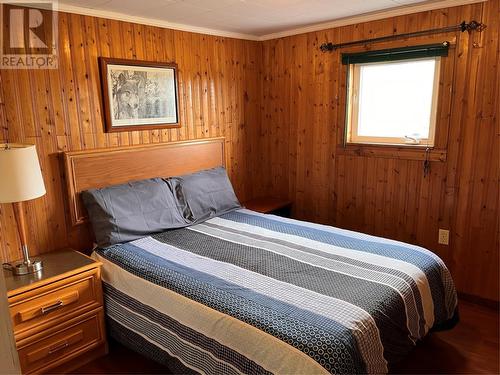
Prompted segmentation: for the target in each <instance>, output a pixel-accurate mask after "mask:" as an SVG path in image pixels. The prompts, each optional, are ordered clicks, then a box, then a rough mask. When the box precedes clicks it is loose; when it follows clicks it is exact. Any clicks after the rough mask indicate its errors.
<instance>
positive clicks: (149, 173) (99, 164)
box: [64, 137, 226, 225]
mask: <svg viewBox="0 0 500 375" xmlns="http://www.w3.org/2000/svg"><path fill="white" fill-rule="evenodd" d="M224 142H225V141H224V138H223V137H220V138H207V139H203V140H197V141H180V142H170V143H158V144H152V145H140V146H127V147H115V148H103V149H93V150H84V151H70V152H65V153H64V175H65V179H66V187H67V192H68V204H69V211H70V216H71V223H72V225H78V224H82V223H84V222H85V221H86V213H85V209H84V208H83V205H82V202H81V199H80V192H82V191H84V190H87V189H92V188H102V187H106V186H110V185H115V184H121V183H125V182H128V181H133V180H141V179H146V178H153V177H169V176H176V175H182V174H187V173H192V172H196V171H199V170H202V169H208V168H214V167H217V166H224V167H225V166H226V162H225V160H226V157H225V148H224Z"/></svg>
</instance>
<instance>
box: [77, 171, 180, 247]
mask: <svg viewBox="0 0 500 375" xmlns="http://www.w3.org/2000/svg"><path fill="white" fill-rule="evenodd" d="M82 199H83V202H84V204H85V207H86V208H87V212H88V215H89V218H90V222H91V223H92V227H93V229H94V234H95V238H96V242H97V244H98V245H99V246H101V247H105V246H109V245H112V244H115V243H119V242H127V241H132V240H135V239H137V238H141V237H144V236H147V235H149V234H151V233H156V232H161V231H164V230H166V229H170V228H181V227H184V226H186V225H187V224H189V223H188V221H187V220H186V219H184V217H183V215H182V211H181V210H182V208H183V207H184V206H185V204H184V203H183V202H182V197H181V199H175V198H174V196H173V194H172V191H171V190H170V188H169V186H168V185H167V184H166V183H165V181H163V180H162V179H161V178H152V179H147V180H141V181H134V182H129V183H127V184H123V185H114V186H109V187H106V188H102V189H91V190H87V191H84V192H82Z"/></svg>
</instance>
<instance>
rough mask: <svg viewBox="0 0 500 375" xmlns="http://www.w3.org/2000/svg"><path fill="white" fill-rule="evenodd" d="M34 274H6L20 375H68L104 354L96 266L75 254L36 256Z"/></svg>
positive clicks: (98, 280) (98, 271)
mask: <svg viewBox="0 0 500 375" xmlns="http://www.w3.org/2000/svg"><path fill="white" fill-rule="evenodd" d="M39 258H41V259H42V261H43V264H44V267H43V269H42V270H41V271H40V272H39V273H38V274H30V275H23V276H13V275H12V273H11V272H9V271H8V270H5V272H4V274H5V283H6V287H7V297H8V301H9V310H10V316H11V319H12V326H13V329H14V336H15V340H16V346H17V351H18V353H19V362H20V364H21V369H22V372H23V374H26V373H34V372H36V373H40V372H42V373H43V372H49V371H50V372H51V373H54V372H68V371H71V370H72V369H75V368H77V367H80V366H81V365H82V364H84V363H86V362H88V361H91V360H93V359H95V358H97V357H99V356H101V355H104V354H106V352H107V345H106V332H105V329H104V312H103V302H102V286H101V263H99V262H96V261H95V260H93V259H92V258H89V257H87V256H85V255H83V254H81V253H79V252H77V251H74V250H69V249H68V250H63V251H56V252H52V253H48V254H44V255H41V256H39Z"/></svg>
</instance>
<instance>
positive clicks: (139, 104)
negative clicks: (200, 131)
mask: <svg viewBox="0 0 500 375" xmlns="http://www.w3.org/2000/svg"><path fill="white" fill-rule="evenodd" d="M99 62H100V69H101V81H102V94H103V95H102V98H103V105H104V117H105V118H104V120H105V125H106V131H107V132H114V131H130V130H149V129H160V128H175V127H179V126H180V123H179V98H178V92H177V64H174V63H160V62H150V61H137V60H125V59H114V58H108V57H100V58H99Z"/></svg>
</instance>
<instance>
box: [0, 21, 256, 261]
mask: <svg viewBox="0 0 500 375" xmlns="http://www.w3.org/2000/svg"><path fill="white" fill-rule="evenodd" d="M59 43H60V50H59V53H60V62H59V69H57V70H40V71H36V70H2V71H1V72H0V87H1V90H0V121H1V124H2V126H1V128H0V142H5V141H9V142H27V143H33V144H36V146H37V150H38V154H39V156H40V160H41V167H42V170H43V175H44V180H45V184H46V188H47V194H46V195H45V196H44V197H43V198H41V199H37V200H34V201H30V202H26V204H25V208H26V213H27V220H28V228H29V245H30V249H31V253H32V254H38V253H43V252H47V251H52V250H55V249H60V248H63V247H66V246H73V247H75V248H76V249H89V248H90V246H91V241H90V238H91V237H90V234H89V233H88V228H87V226H85V225H81V226H78V227H75V228H72V227H71V224H70V220H69V218H68V217H67V212H68V208H67V203H66V201H65V187H64V184H63V181H62V175H61V174H62V168H61V164H60V160H59V154H60V152H62V151H68V150H82V149H91V148H102V147H112V146H126V145H136V144H150V143H158V142H169V141H177V140H186V139H200V138H206V137H218V136H225V137H226V150H227V154H226V159H227V161H228V172H229V174H230V177H231V180H232V182H233V184H234V186H235V190H236V192H237V194H238V197H239V198H240V199H241V200H245V199H248V198H251V197H252V196H253V191H252V189H253V184H252V183H249V182H250V181H252V178H253V176H256V175H258V172H259V170H257V171H256V170H255V167H256V166H257V165H258V164H257V162H256V161H254V158H256V156H257V155H259V152H258V150H257V147H258V145H257V143H256V142H258V141H259V137H258V135H259V132H260V129H259V126H260V108H259V106H260V98H261V83H260V80H259V79H258V76H259V69H260V59H261V45H260V44H259V43H257V42H252V41H243V40H237V39H231V38H222V37H215V36H207V35H201V34H194V33H188V32H182V31H174V30H169V29H163V28H157V27H151V26H144V25H139V24H133V23H127V22H120V21H114V20H108V19H102V18H95V17H87V16H81V15H75V14H67V13H59ZM98 56H109V57H116V58H131V59H138V60H150V61H175V62H176V63H177V64H178V67H179V101H180V107H179V109H180V116H181V117H180V118H181V124H182V127H181V128H178V129H168V130H151V131H131V132H121V133H113V134H110V133H104V131H103V129H104V127H103V122H102V121H103V120H102V107H101V91H100V79H99V71H98ZM14 223H15V221H14V219H13V212H12V207H11V205H10V204H3V205H0V253H1V257H2V260H3V261H7V260H13V259H16V258H19V257H21V253H20V251H19V250H18V247H19V244H18V238H17V233H16V229H15V224H14Z"/></svg>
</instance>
